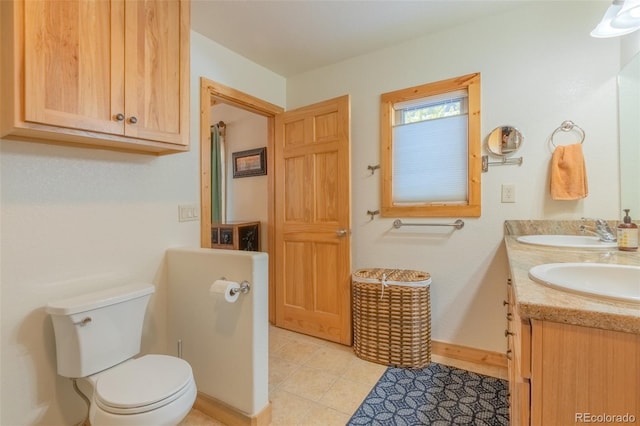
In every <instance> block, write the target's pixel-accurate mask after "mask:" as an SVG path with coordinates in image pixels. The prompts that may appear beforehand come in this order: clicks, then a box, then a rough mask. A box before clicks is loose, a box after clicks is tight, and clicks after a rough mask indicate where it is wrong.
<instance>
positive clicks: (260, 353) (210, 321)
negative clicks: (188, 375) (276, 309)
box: [167, 248, 269, 417]
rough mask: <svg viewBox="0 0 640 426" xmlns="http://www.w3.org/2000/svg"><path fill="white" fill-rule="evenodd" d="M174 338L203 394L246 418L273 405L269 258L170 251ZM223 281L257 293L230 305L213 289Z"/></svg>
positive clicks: (238, 253) (230, 252) (171, 329)
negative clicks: (247, 287) (180, 342)
mask: <svg viewBox="0 0 640 426" xmlns="http://www.w3.org/2000/svg"><path fill="white" fill-rule="evenodd" d="M167 270H168V273H167V275H168V287H169V302H168V306H169V310H168V329H167V330H168V331H167V332H168V335H169V340H170V341H171V342H177V341H178V340H181V341H182V355H183V358H184V359H186V360H187V361H188V362H189V364H190V365H191V367H192V368H193V374H194V378H195V380H196V385H197V386H198V390H199V391H200V392H204V393H205V394H206V395H208V396H210V397H213V398H215V399H217V400H218V401H222V402H224V403H225V404H227V405H229V406H231V407H233V408H235V409H236V410H239V411H241V412H243V413H245V414H246V415H248V416H250V417H252V416H256V415H257V414H258V413H260V412H261V411H262V410H264V409H265V408H266V407H267V405H268V404H269V371H268V370H269V368H268V367H269V312H268V310H269V306H268V292H269V288H268V287H269V265H268V257H267V254H266V253H253V252H245V251H237V250H211V249H183V248H176V249H170V250H168V251H167ZM221 277H225V278H226V279H227V280H229V281H235V282H237V283H241V282H242V281H245V280H246V281H248V283H249V285H250V286H251V289H250V290H249V292H248V293H246V294H240V295H239V297H238V299H237V300H236V301H235V302H234V303H228V302H226V301H225V300H224V296H223V295H221V294H213V295H212V294H210V293H209V288H210V287H211V285H212V284H213V282H214V281H215V280H216V279H218V278H221Z"/></svg>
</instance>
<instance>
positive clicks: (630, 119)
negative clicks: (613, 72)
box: [618, 54, 640, 218]
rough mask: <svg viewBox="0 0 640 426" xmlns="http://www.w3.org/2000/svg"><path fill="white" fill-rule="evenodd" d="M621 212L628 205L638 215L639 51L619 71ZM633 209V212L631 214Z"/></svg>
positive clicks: (639, 199)
mask: <svg viewBox="0 0 640 426" xmlns="http://www.w3.org/2000/svg"><path fill="white" fill-rule="evenodd" d="M618 102H619V106H618V111H619V116H618V126H619V134H620V140H619V152H620V214H622V209H631V213H632V214H633V216H632V217H633V218H638V217H640V185H638V183H639V182H640V169H639V168H638V164H639V162H640V121H639V120H638V116H640V54H638V55H636V56H635V57H634V58H633V59H631V61H630V62H629V63H628V64H627V65H626V66H625V67H624V68H622V69H621V70H620V73H619V74H618ZM634 212H635V214H634Z"/></svg>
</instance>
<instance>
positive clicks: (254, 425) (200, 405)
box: [193, 392, 271, 426]
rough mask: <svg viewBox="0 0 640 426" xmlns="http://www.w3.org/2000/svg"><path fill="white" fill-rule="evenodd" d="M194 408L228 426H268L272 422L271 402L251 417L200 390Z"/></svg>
mask: <svg viewBox="0 0 640 426" xmlns="http://www.w3.org/2000/svg"><path fill="white" fill-rule="evenodd" d="M193 408H195V409H196V410H199V411H201V412H202V413H204V414H206V415H207V416H209V417H212V418H214V419H216V420H218V421H220V422H222V423H224V424H226V425H228V426H268V425H269V424H271V403H270V402H269V404H268V405H267V406H266V407H265V408H264V409H263V410H262V411H260V412H259V413H258V414H257V415H255V416H253V417H251V416H248V415H247V414H245V413H243V412H241V411H239V410H237V409H235V408H234V407H232V406H230V405H229V404H226V403H224V402H222V401H220V400H218V399H216V398H213V397H211V396H209V395H207V394H204V393H202V392H198V396H197V398H196V402H195V403H194V404H193Z"/></svg>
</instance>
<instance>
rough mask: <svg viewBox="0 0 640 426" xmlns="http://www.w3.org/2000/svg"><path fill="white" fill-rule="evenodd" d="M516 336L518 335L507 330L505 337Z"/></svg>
mask: <svg viewBox="0 0 640 426" xmlns="http://www.w3.org/2000/svg"><path fill="white" fill-rule="evenodd" d="M514 334H516V333H514V332H512V331H509V330H505V331H504V337H509V336H513V335H514Z"/></svg>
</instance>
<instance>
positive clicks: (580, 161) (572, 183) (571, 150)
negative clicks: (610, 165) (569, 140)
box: [551, 143, 589, 200]
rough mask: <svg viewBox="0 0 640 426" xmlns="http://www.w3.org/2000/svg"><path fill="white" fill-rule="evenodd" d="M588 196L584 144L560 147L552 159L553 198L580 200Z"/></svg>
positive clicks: (554, 152)
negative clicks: (583, 152) (583, 153)
mask: <svg viewBox="0 0 640 426" xmlns="http://www.w3.org/2000/svg"><path fill="white" fill-rule="evenodd" d="M588 194H589V189H588V187H587V170H586V168H585V165H584V156H583V155H582V144H579V143H576V144H573V145H563V146H558V147H557V148H556V149H555V151H553V156H552V157H551V198H552V199H554V200H578V199H580V198H585V197H586V196H587V195H588Z"/></svg>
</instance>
